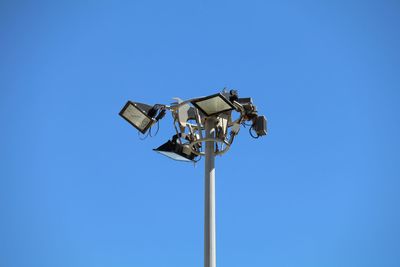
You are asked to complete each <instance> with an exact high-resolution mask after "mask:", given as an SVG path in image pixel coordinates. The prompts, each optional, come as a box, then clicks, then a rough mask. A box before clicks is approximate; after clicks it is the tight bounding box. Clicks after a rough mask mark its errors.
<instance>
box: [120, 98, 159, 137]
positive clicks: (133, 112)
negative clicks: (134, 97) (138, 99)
mask: <svg viewBox="0 0 400 267" xmlns="http://www.w3.org/2000/svg"><path fill="white" fill-rule="evenodd" d="M140 106H143V104H141V105H138V104H136V103H134V102H132V101H128V102H127V103H126V104H125V106H124V107H123V108H122V110H121V111H120V112H119V115H120V116H121V117H122V118H124V119H125V120H126V121H127V122H129V123H130V124H131V125H132V126H133V127H135V128H136V129H138V130H139V132H141V133H142V134H144V133H146V131H147V130H148V129H149V128H150V126H151V125H152V124H153V123H154V122H155V120H154V119H153V118H151V117H150V116H149V115H147V112H146V111H144V110H143V109H142V108H141V107H140Z"/></svg>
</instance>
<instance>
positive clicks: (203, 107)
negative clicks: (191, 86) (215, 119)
mask: <svg viewBox="0 0 400 267" xmlns="http://www.w3.org/2000/svg"><path fill="white" fill-rule="evenodd" d="M191 103H192V104H193V105H194V106H195V107H196V108H198V109H199V110H200V111H201V112H203V113H204V114H205V115H206V116H212V115H216V114H220V113H223V112H226V111H229V110H233V109H234V108H235V107H234V106H233V105H232V103H231V102H230V101H229V100H228V99H226V98H225V97H224V96H223V95H222V94H220V93H218V94H215V95H210V96H206V97H203V98H199V99H196V100H193V101H191Z"/></svg>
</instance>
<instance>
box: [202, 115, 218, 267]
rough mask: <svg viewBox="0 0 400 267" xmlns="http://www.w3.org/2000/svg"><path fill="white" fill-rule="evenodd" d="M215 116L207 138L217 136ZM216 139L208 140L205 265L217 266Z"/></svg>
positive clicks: (207, 124) (206, 159) (207, 121)
mask: <svg viewBox="0 0 400 267" xmlns="http://www.w3.org/2000/svg"><path fill="white" fill-rule="evenodd" d="M215 122H216V120H215V118H213V117H209V118H207V119H206V122H205V131H206V138H214V137H215ZM214 145H215V144H214V141H207V142H206V153H205V154H206V155H205V156H206V158H205V179H204V180H205V194H204V267H216V255H215V254H216V243H215V166H214V162H215V153H214Z"/></svg>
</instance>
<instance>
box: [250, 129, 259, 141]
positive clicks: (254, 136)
mask: <svg viewBox="0 0 400 267" xmlns="http://www.w3.org/2000/svg"><path fill="white" fill-rule="evenodd" d="M251 130H253V127H251V128H250V129H249V133H250V136H251V137H253V138H254V139H257V138H258V137H260V136H259V135H253V133H252V131H251Z"/></svg>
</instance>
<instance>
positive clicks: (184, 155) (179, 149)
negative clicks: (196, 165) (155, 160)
mask: <svg viewBox="0 0 400 267" xmlns="http://www.w3.org/2000/svg"><path fill="white" fill-rule="evenodd" d="M153 150H154V151H156V152H158V153H160V154H162V155H164V156H167V157H169V158H171V159H173V160H178V161H186V162H194V158H195V157H196V155H195V154H193V153H192V152H191V151H190V149H188V148H186V147H185V145H182V144H178V143H175V142H172V141H171V140H168V141H167V142H166V143H165V144H163V145H161V146H159V147H158V148H155V149H153Z"/></svg>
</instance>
